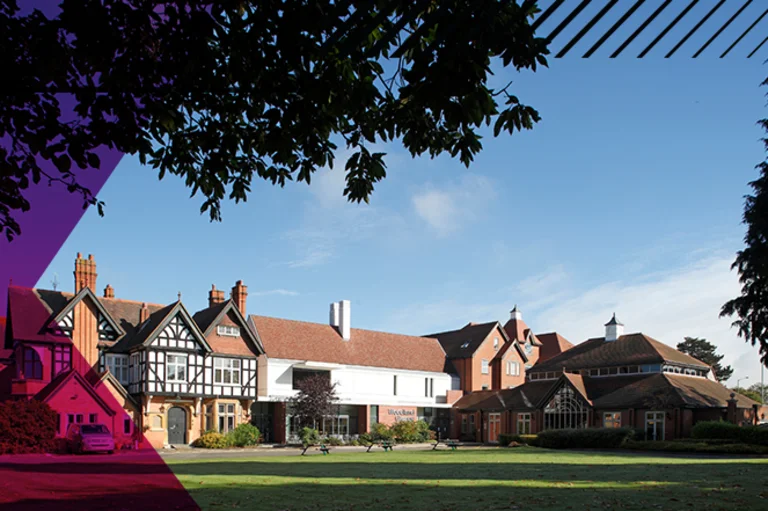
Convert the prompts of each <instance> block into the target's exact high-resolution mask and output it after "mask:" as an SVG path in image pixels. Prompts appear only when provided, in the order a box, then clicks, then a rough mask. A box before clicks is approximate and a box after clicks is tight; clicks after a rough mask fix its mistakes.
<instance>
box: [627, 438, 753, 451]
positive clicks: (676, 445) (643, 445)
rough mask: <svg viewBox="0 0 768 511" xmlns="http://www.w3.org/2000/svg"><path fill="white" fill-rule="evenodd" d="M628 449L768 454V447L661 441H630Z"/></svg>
mask: <svg viewBox="0 0 768 511" xmlns="http://www.w3.org/2000/svg"><path fill="white" fill-rule="evenodd" d="M623 447H624V448H626V449H632V450H637V451H664V452H689V453H707V454H768V446H764V445H749V444H743V443H738V444H722V443H715V444H710V443H706V442H703V441H699V442H684V441H677V442H660V441H642V442H640V441H632V440H630V441H628V442H626V443H625V444H624V445H623Z"/></svg>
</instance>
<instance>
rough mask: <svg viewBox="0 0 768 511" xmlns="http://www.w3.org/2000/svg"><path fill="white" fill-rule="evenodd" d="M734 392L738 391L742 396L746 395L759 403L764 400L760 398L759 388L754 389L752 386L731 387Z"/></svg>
mask: <svg viewBox="0 0 768 511" xmlns="http://www.w3.org/2000/svg"><path fill="white" fill-rule="evenodd" d="M731 390H732V391H734V392H738V393H739V394H741V395H742V396H746V397H748V398H749V399H751V400H752V401H757V402H758V403H762V402H763V400H762V399H761V398H760V391H759V390H752V387H750V388H748V389H745V388H743V387H736V388H733V389H731Z"/></svg>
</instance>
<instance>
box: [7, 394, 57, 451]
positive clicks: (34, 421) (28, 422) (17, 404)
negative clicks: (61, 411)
mask: <svg viewBox="0 0 768 511" xmlns="http://www.w3.org/2000/svg"><path fill="white" fill-rule="evenodd" d="M57 422H58V419H57V414H56V412H55V411H54V410H53V409H52V408H51V407H50V406H48V405H47V404H45V403H43V402H41V401H35V400H31V401H27V400H10V401H5V402H2V403H0V454H28V453H41V452H51V451H53V450H55V448H56V446H57V443H56V441H55V438H56V429H57V426H58V425H57Z"/></svg>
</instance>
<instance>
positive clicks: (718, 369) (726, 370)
mask: <svg viewBox="0 0 768 511" xmlns="http://www.w3.org/2000/svg"><path fill="white" fill-rule="evenodd" d="M677 350H678V351H682V352H683V353H686V354H688V355H690V356H692V357H693V358H695V359H696V360H700V361H702V362H704V363H705V364H707V365H710V366H712V369H714V370H715V378H717V381H726V380H727V379H728V378H730V377H731V375H732V374H733V368H731V366H722V365H720V361H721V360H723V357H724V356H725V355H718V354H717V346H715V345H714V344H712V343H711V342H708V341H707V340H706V339H699V338H698V337H686V338H685V340H684V341H683V342H681V343H680V344H678V345H677Z"/></svg>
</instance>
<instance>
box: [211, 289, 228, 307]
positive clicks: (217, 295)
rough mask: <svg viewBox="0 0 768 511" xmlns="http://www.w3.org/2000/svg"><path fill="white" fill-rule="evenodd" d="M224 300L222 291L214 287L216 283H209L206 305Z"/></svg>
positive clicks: (212, 304)
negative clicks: (209, 288)
mask: <svg viewBox="0 0 768 511" xmlns="http://www.w3.org/2000/svg"><path fill="white" fill-rule="evenodd" d="M223 301H224V291H222V290H221V289H216V284H212V285H211V290H210V291H209V292H208V307H213V306H214V305H216V304H217V303H221V302H223Z"/></svg>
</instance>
